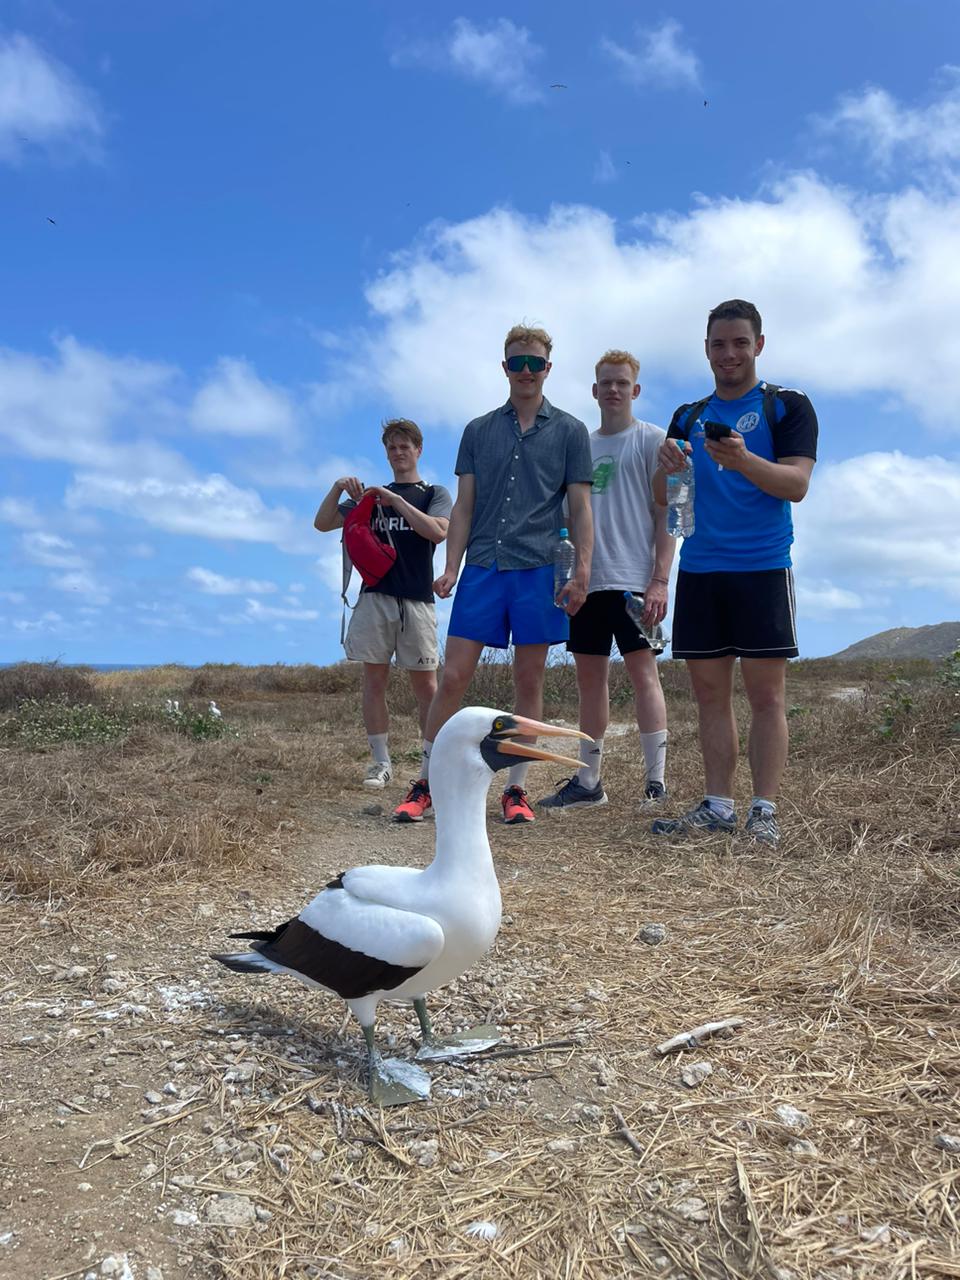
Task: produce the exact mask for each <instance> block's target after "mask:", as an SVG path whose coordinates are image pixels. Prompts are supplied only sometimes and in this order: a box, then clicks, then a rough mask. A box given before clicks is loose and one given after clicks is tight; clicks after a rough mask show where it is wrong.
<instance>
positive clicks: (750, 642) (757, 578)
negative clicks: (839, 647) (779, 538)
mask: <svg viewBox="0 0 960 1280" xmlns="http://www.w3.org/2000/svg"><path fill="white" fill-rule="evenodd" d="M798 652H799V650H798V649H797V607H796V601H795V599H794V594H793V574H792V572H791V571H790V570H789V569H758V570H754V571H753V572H751V573H685V572H684V571H683V570H682V569H681V570H680V573H679V575H678V576H677V594H676V601H675V603H674V607H673V644H672V646H671V649H670V654H671V657H674V658H694V659H696V658H726V657H729V656H730V655H731V654H732V655H734V656H736V657H740V658H795V657H796V656H797V654H798Z"/></svg>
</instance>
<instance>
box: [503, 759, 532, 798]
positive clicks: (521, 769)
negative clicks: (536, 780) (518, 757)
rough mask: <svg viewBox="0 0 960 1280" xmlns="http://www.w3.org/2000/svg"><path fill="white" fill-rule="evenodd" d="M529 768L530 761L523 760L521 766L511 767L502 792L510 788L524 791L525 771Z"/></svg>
mask: <svg viewBox="0 0 960 1280" xmlns="http://www.w3.org/2000/svg"><path fill="white" fill-rule="evenodd" d="M529 768H530V761H529V760H524V762H523V764H515V765H512V766H511V768H510V771H509V772H508V774H507V785H506V786H505V787H504V788H503V789H504V791H509V790H510V788H511V787H519V788H520V789H521V790H522V791H526V787H525V786H524V783H525V782H526V780H527V770H528V769H529Z"/></svg>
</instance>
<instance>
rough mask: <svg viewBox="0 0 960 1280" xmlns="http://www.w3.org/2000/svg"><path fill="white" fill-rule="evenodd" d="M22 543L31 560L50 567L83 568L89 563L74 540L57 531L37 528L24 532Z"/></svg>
mask: <svg viewBox="0 0 960 1280" xmlns="http://www.w3.org/2000/svg"><path fill="white" fill-rule="evenodd" d="M20 545H21V547H22V548H23V551H24V554H25V555H26V556H27V558H28V559H29V560H32V561H33V563H34V564H41V565H43V566H44V567H45V568H48V569H82V568H84V567H85V565H86V563H87V562H86V559H85V558H84V557H83V556H81V555H80V554H79V553H78V552H77V551H76V550H75V549H74V545H73V543H72V542H68V541H67V539H66V538H61V537H60V536H59V535H58V534H56V533H44V532H43V531H42V530H40V529H37V530H35V531H34V532H32V533H25V534H23V535H22V536H21V538H20Z"/></svg>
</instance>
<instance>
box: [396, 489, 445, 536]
mask: <svg viewBox="0 0 960 1280" xmlns="http://www.w3.org/2000/svg"><path fill="white" fill-rule="evenodd" d="M390 505H391V506H392V507H393V509H394V511H396V513H397V515H399V516H403V518H404V520H406V522H407V524H408V525H409V526H410V528H411V529H412V530H413V531H414V533H419V535H420V537H421V538H426V539H427V540H428V541H429V542H436V543H440V542H442V541H443V540H444V538H445V537H446V536H447V522H446V521H445V520H444V521H441V520H438V519H437V518H436V516H428V515H427V513H426V512H425V511H418V510H417V508H416V507H413V506H411V505H410V503H409V502H407V500H406V498H401V497H400V496H399V494H394V495H393V501H392V502H391V503H390Z"/></svg>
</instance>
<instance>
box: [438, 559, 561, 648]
mask: <svg viewBox="0 0 960 1280" xmlns="http://www.w3.org/2000/svg"><path fill="white" fill-rule="evenodd" d="M447 634H448V635H451V636H460V637H461V639H463V640H476V642H477V643H478V644H485V645H490V647H491V648H493V649H506V648H507V647H508V646H509V645H510V644H562V643H563V642H564V640H566V639H567V637H568V635H569V634H570V620H569V618H568V617H567V614H566V610H564V609H558V608H557V606H556V605H555V604H554V603H553V565H549V564H547V565H543V566H542V567H541V568H539V569H498V568H497V566H496V565H491V566H490V568H489V569H484V568H483V567H482V566H481V565H477V564H468V565H467V567H466V568H465V569H464V571H463V573H462V574H461V575H460V581H459V582H458V583H457V593H456V595H455V596H454V598H453V612H452V613H451V615H450V626H449V628H448V629H447Z"/></svg>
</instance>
